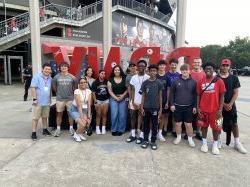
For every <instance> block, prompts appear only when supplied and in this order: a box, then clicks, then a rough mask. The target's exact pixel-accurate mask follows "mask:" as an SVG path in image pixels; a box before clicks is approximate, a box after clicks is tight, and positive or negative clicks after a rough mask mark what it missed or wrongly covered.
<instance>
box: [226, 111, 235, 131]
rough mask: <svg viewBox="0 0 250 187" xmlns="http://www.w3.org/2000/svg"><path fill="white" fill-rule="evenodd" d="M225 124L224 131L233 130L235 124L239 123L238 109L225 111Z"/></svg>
mask: <svg viewBox="0 0 250 187" xmlns="http://www.w3.org/2000/svg"><path fill="white" fill-rule="evenodd" d="M222 116H223V124H222V128H223V131H224V132H228V131H231V130H232V128H233V126H234V125H235V124H237V119H238V115H237V112H236V110H235V111H223V112H222Z"/></svg>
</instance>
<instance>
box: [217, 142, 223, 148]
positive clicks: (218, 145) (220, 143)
mask: <svg viewBox="0 0 250 187" xmlns="http://www.w3.org/2000/svg"><path fill="white" fill-rule="evenodd" d="M217 147H218V149H221V148H222V142H221V140H218V144H217Z"/></svg>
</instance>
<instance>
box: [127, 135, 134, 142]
mask: <svg viewBox="0 0 250 187" xmlns="http://www.w3.org/2000/svg"><path fill="white" fill-rule="evenodd" d="M135 140H136V137H134V136H130V137H128V138H127V140H126V142H127V143H130V142H133V141H135Z"/></svg>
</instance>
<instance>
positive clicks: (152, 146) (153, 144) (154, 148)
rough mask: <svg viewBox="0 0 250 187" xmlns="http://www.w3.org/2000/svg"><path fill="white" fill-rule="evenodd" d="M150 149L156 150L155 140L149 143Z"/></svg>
mask: <svg viewBox="0 0 250 187" xmlns="http://www.w3.org/2000/svg"><path fill="white" fill-rule="evenodd" d="M151 149H152V150H156V149H157V145H156V143H155V142H153V143H151Z"/></svg>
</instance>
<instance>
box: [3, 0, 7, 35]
mask: <svg viewBox="0 0 250 187" xmlns="http://www.w3.org/2000/svg"><path fill="white" fill-rule="evenodd" d="M3 6H4V20H5V34H6V35H7V28H8V24H7V21H6V19H7V13H6V2H5V0H3Z"/></svg>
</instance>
